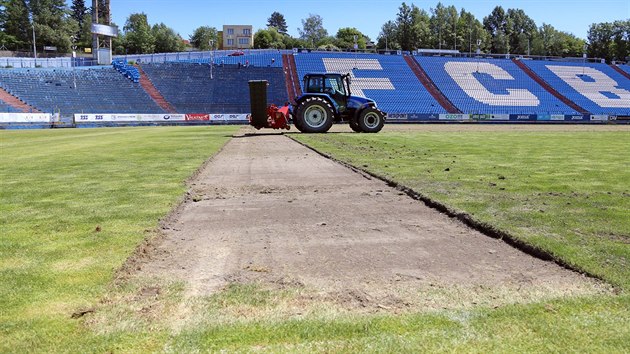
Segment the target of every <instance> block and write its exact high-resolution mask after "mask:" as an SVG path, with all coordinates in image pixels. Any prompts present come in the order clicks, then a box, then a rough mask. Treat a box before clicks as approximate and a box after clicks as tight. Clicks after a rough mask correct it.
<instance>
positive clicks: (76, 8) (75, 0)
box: [70, 0, 88, 26]
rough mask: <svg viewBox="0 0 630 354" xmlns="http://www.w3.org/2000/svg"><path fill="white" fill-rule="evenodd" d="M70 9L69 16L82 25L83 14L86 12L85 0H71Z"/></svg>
mask: <svg viewBox="0 0 630 354" xmlns="http://www.w3.org/2000/svg"><path fill="white" fill-rule="evenodd" d="M70 9H71V10H72V15H71V17H72V18H73V19H74V20H75V21H77V22H78V23H79V26H82V25H83V20H84V16H85V14H86V13H87V12H88V11H87V8H86V7H85V0H72V6H71V7H70Z"/></svg>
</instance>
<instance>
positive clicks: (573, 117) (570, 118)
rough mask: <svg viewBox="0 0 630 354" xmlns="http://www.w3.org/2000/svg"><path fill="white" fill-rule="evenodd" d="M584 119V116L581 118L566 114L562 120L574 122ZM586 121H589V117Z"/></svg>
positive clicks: (579, 115)
mask: <svg viewBox="0 0 630 354" xmlns="http://www.w3.org/2000/svg"><path fill="white" fill-rule="evenodd" d="M584 117H585V116H583V115H581V114H567V115H565V116H564V120H573V121H575V120H584ZM586 117H588V116H586ZM586 119H590V117H588V118H586Z"/></svg>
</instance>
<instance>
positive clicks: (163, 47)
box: [151, 23, 185, 53]
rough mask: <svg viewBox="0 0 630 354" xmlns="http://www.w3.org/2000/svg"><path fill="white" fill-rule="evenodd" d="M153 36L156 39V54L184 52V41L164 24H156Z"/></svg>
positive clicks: (152, 30)
mask: <svg viewBox="0 0 630 354" xmlns="http://www.w3.org/2000/svg"><path fill="white" fill-rule="evenodd" d="M151 34H152V35H153V38H154V39H155V52H156V53H171V52H181V51H183V50H184V48H185V46H184V40H183V39H182V37H181V36H180V35H179V33H176V32H175V30H173V29H172V28H170V27H168V26H167V25H165V24H164V23H160V24H155V25H153V28H151Z"/></svg>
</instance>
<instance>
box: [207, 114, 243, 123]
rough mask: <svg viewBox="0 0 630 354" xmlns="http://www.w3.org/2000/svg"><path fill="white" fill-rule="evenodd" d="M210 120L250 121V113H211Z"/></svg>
mask: <svg viewBox="0 0 630 354" xmlns="http://www.w3.org/2000/svg"><path fill="white" fill-rule="evenodd" d="M209 116H210V120H211V121H214V122H236V121H243V122H245V121H248V120H249V119H248V118H247V116H248V114H210V115H209Z"/></svg>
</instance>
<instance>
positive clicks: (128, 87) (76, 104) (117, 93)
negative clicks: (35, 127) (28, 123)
mask: <svg viewBox="0 0 630 354" xmlns="http://www.w3.org/2000/svg"><path fill="white" fill-rule="evenodd" d="M75 86H76V87H75ZM0 87H2V88H3V89H5V90H6V91H8V92H9V93H11V94H12V95H14V96H16V97H19V98H20V99H21V100H22V101H24V102H25V103H27V104H28V105H30V106H33V107H35V108H37V109H39V110H40V111H42V112H45V113H56V112H60V113H61V114H62V115H65V116H68V115H72V114H75V113H83V112H85V113H164V111H163V110H162V109H161V108H160V107H159V106H158V105H157V104H156V103H155V102H154V101H153V100H152V99H151V97H149V95H148V94H147V93H146V92H145V91H144V89H143V88H142V87H141V86H140V85H139V84H137V83H133V82H132V81H130V80H128V79H126V78H125V77H123V76H122V75H120V73H118V72H117V71H116V70H115V69H113V68H112V67H104V68H90V69H78V68H77V69H74V70H73V69H54V70H53V69H7V70H0Z"/></svg>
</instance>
